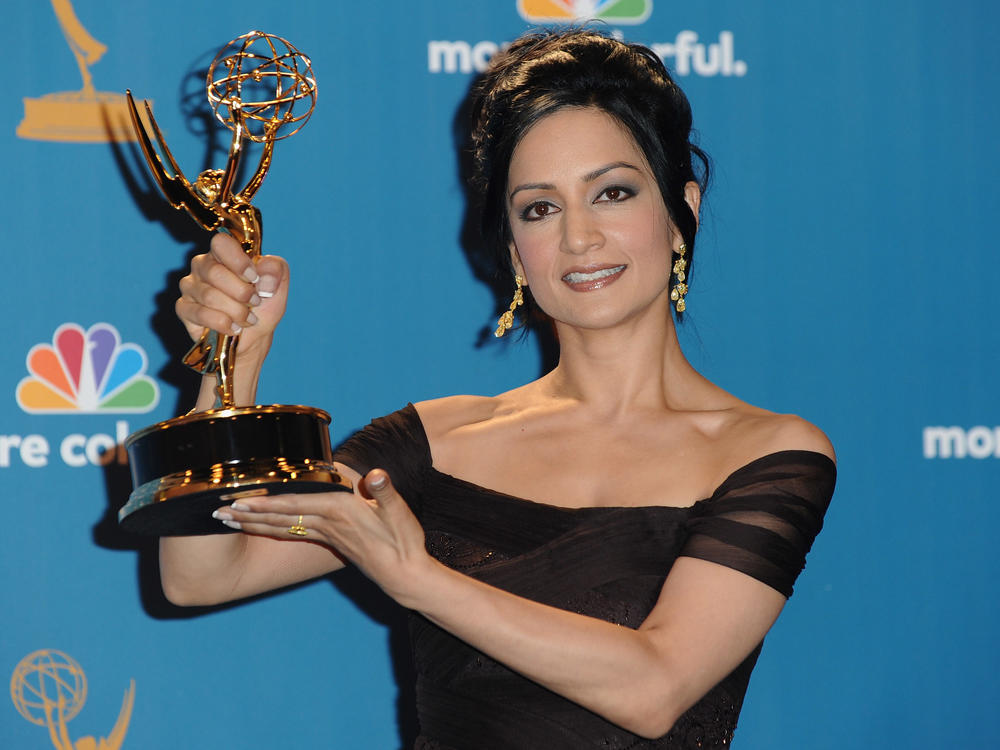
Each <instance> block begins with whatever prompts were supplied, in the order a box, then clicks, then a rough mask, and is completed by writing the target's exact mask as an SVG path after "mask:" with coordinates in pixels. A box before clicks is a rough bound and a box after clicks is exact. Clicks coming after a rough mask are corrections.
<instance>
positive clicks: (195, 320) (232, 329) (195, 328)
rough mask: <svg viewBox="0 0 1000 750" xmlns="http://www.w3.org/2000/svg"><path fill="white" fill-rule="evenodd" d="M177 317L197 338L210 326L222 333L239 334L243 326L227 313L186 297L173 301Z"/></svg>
mask: <svg viewBox="0 0 1000 750" xmlns="http://www.w3.org/2000/svg"><path fill="white" fill-rule="evenodd" d="M174 309H175V310H176V312H177V317H178V318H180V320H181V321H182V322H183V323H184V324H185V325H186V326H187V328H188V331H189V332H190V333H191V335H192V336H193V337H195V338H197V337H198V336H199V335H200V333H199V332H200V331H201V330H203V329H205V328H210V329H212V330H213V331H218V332H219V333H222V334H224V335H233V334H239V333H241V332H242V331H243V327H242V326H241V325H240V324H238V323H236V322H235V321H234V320H233V319H232V318H231V317H230V316H229V315H226V314H225V313H223V312H220V311H219V310H213V309H212V308H210V307H205V306H204V305H200V304H198V303H197V302H195V301H194V300H191V299H188V298H187V297H181V298H179V299H178V300H177V302H175V303H174Z"/></svg>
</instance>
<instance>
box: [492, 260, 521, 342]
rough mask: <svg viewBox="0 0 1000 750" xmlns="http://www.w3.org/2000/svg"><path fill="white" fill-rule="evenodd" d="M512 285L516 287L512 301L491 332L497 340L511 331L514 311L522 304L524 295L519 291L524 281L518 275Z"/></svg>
mask: <svg viewBox="0 0 1000 750" xmlns="http://www.w3.org/2000/svg"><path fill="white" fill-rule="evenodd" d="M514 283H515V284H516V285H517V288H516V289H514V299H513V300H512V301H511V303H510V309H509V310H508V311H507V312H505V313H504V314H503V315H501V316H500V317H499V318H498V319H497V329H496V330H495V331H494V332H493V335H494V336H496V337H497V338H500V337H501V336H503V335H504V334H505V333H507V331H509V330H510V329H511V326H513V325H514V310H516V309H517V308H518V307H519V306H521V305H523V304H524V293H523V292H522V291H521V285H522V284H523V283H524V279H522V278H521V277H520V276H519V275H518V276H515V277H514Z"/></svg>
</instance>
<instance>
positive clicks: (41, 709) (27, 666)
mask: <svg viewBox="0 0 1000 750" xmlns="http://www.w3.org/2000/svg"><path fill="white" fill-rule="evenodd" d="M10 697H11V700H12V701H14V706H15V708H17V711H18V713H20V714H21V716H23V717H24V718H25V719H27V720H28V721H30V722H31V723H32V724H37V725H38V726H45V722H46V718H45V717H46V714H49V715H51V714H53V713H55V714H56V716H61V718H62V720H63V721H69V720H70V719H72V718H73V717H74V716H76V715H77V714H78V713H80V709H81V708H83V704H84V703H85V702H86V700H87V677H86V675H84V673H83V669H82V668H81V667H80V665H79V664H77V663H76V660H75V659H73V657H71V656H69V655H67V654H64V653H63V652H62V651H56V650H55V649H44V650H42V651H35V652H34V653H31V654H28V655H27V656H25V657H24V658H23V659H21V661H20V663H18V665H17V666H16V667H14V673H13V674H12V675H11V677H10Z"/></svg>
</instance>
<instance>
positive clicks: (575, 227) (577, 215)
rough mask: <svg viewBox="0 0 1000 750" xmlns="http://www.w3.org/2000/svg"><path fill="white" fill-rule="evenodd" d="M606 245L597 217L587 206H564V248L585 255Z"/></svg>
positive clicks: (566, 250)
mask: <svg viewBox="0 0 1000 750" xmlns="http://www.w3.org/2000/svg"><path fill="white" fill-rule="evenodd" d="M602 245H604V234H603V233H602V232H601V228H600V225H599V224H598V221H597V217H595V216H593V214H592V213H591V212H590V211H588V210H587V209H586V208H564V209H563V226H562V250H563V252H566V253H571V254H573V255H583V254H584V253H587V252H590V251H591V250H597V249H599V248H600V247H601V246H602Z"/></svg>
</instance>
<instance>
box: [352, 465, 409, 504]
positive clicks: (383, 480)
mask: <svg viewBox="0 0 1000 750" xmlns="http://www.w3.org/2000/svg"><path fill="white" fill-rule="evenodd" d="M362 486H363V494H364V495H366V496H368V497H370V498H371V499H372V500H374V501H375V508H376V509H378V510H381V511H382V512H383V513H387V514H394V513H396V512H397V510H398V509H399V508H401V507H402V508H405V507H406V502H405V501H404V500H403V498H402V496H400V494H399V493H398V492H397V491H396V488H395V487H394V486H393V484H392V479H391V478H390V477H389V474H388V472H386V471H385V470H384V469H372V470H371V471H369V472H368V473H367V474H366V475H365V478H364V482H363V483H362Z"/></svg>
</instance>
